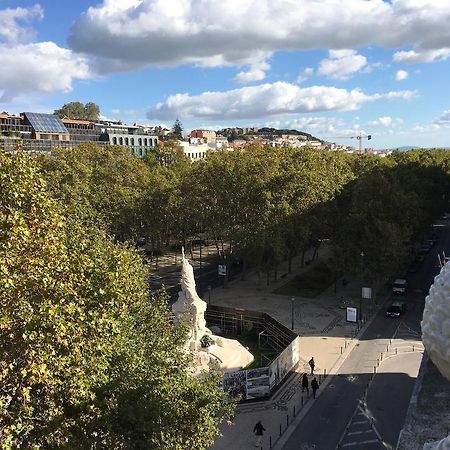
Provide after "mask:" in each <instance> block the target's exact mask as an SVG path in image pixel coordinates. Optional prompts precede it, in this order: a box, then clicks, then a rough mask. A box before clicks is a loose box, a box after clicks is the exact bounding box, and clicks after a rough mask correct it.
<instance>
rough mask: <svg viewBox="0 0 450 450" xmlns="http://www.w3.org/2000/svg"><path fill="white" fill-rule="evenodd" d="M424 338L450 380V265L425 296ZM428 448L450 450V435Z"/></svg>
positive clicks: (441, 370) (429, 445) (429, 351)
mask: <svg viewBox="0 0 450 450" xmlns="http://www.w3.org/2000/svg"><path fill="white" fill-rule="evenodd" d="M421 325H422V340H423V344H424V346H425V349H426V350H427V353H428V354H429V356H430V358H431V360H432V361H433V362H434V364H435V365H436V367H437V368H438V369H439V371H440V372H441V374H442V375H443V376H444V377H445V378H447V379H448V380H450V264H449V263H447V264H445V265H444V267H442V269H441V272H440V273H439V275H437V276H436V278H435V279H434V283H433V285H432V286H431V288H430V293H429V294H428V295H427V297H426V299H425V309H424V311H423V320H422V323H421ZM423 448H424V450H450V435H449V436H447V437H446V438H444V439H442V440H441V441H438V442H432V443H428V444H425V445H424V447H423Z"/></svg>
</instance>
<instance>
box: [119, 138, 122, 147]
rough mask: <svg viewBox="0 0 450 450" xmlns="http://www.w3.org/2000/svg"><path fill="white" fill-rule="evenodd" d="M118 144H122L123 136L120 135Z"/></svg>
mask: <svg viewBox="0 0 450 450" xmlns="http://www.w3.org/2000/svg"><path fill="white" fill-rule="evenodd" d="M119 145H123V138H122V137H120V138H119Z"/></svg>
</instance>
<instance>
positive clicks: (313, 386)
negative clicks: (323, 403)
mask: <svg viewBox="0 0 450 450" xmlns="http://www.w3.org/2000/svg"><path fill="white" fill-rule="evenodd" d="M311 389H312V391H313V398H316V391H317V389H319V383H318V382H317V380H316V377H314V378H313V380H312V381H311Z"/></svg>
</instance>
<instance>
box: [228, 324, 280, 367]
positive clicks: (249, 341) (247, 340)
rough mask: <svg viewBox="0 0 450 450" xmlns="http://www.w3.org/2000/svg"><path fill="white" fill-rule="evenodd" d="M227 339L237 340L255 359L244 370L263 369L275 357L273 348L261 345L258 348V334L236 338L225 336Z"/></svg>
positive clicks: (237, 336) (246, 334)
mask: <svg viewBox="0 0 450 450" xmlns="http://www.w3.org/2000/svg"><path fill="white" fill-rule="evenodd" d="M226 337H227V338H230V339H237V340H238V341H239V342H240V343H241V344H242V345H243V346H244V347H247V348H248V350H249V352H250V353H251V354H252V355H253V357H254V358H255V359H254V360H253V362H252V363H251V364H249V365H248V366H246V367H245V368H246V369H253V368H255V367H265V366H268V365H269V364H270V362H271V361H273V360H274V359H275V358H276V357H277V356H278V352H276V351H275V350H274V349H273V348H271V347H268V346H266V345H264V343H263V342H262V343H261V347H259V346H258V334H257V333H245V334H239V335H236V336H230V335H227V336H226Z"/></svg>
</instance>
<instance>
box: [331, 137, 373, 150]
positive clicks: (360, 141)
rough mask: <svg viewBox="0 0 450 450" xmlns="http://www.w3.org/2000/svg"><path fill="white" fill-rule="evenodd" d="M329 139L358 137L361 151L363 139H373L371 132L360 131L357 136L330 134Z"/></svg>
mask: <svg viewBox="0 0 450 450" xmlns="http://www.w3.org/2000/svg"><path fill="white" fill-rule="evenodd" d="M327 139H357V140H358V141H359V151H360V152H361V151H362V140H363V139H367V140H368V141H370V140H371V139H372V135H371V134H365V135H363V134H362V133H359V134H358V135H357V136H329V137H327Z"/></svg>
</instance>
